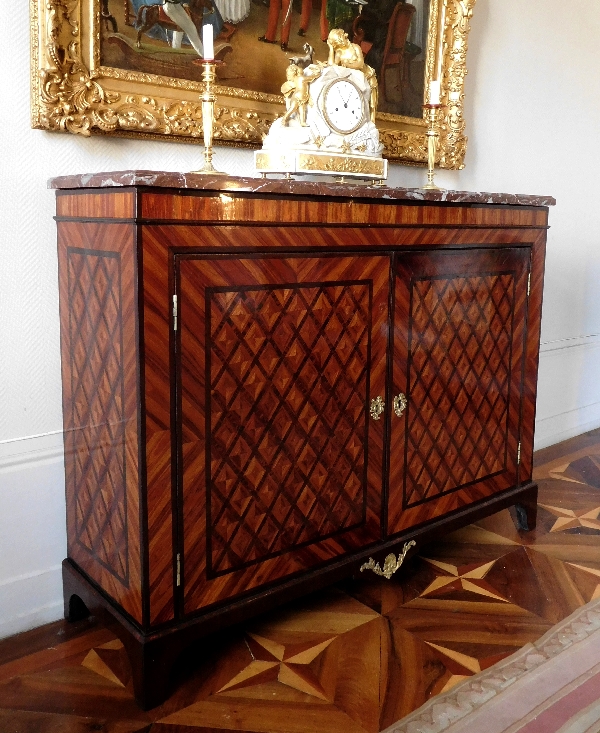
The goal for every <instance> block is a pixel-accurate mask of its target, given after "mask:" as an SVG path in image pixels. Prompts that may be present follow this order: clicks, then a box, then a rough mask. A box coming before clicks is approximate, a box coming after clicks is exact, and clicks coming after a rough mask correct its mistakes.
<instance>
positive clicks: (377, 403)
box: [369, 397, 385, 420]
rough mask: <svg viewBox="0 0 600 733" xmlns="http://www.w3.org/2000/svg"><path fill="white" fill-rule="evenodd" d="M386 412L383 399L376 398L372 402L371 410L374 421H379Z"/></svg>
mask: <svg viewBox="0 0 600 733" xmlns="http://www.w3.org/2000/svg"><path fill="white" fill-rule="evenodd" d="M384 410H385V402H384V401H383V399H382V398H381V397H375V399H373V400H371V408H370V410H369V412H370V413H371V417H372V418H373V420H379V419H380V418H381V416H382V414H383V411H384Z"/></svg>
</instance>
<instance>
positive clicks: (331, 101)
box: [323, 79, 365, 135]
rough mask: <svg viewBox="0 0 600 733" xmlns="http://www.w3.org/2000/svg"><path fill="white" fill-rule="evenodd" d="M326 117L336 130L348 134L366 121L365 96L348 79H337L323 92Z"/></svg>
mask: <svg viewBox="0 0 600 733" xmlns="http://www.w3.org/2000/svg"><path fill="white" fill-rule="evenodd" d="M323 112H324V114H325V119H326V120H327V122H328V123H329V125H330V127H332V128H333V129H334V130H335V131H336V132H338V133H340V134H341V135H347V134H348V133H350V132H354V131H355V130H358V128H359V127H360V126H361V125H362V124H364V122H365V108H364V102H363V96H362V93H361V91H360V90H359V88H358V87H357V86H356V85H355V84H353V83H352V82H351V81H348V80H347V79H336V80H335V81H333V82H332V83H331V84H330V85H329V86H328V87H327V88H326V89H325V91H324V92H323Z"/></svg>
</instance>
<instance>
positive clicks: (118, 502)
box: [68, 250, 128, 582]
mask: <svg viewBox="0 0 600 733" xmlns="http://www.w3.org/2000/svg"><path fill="white" fill-rule="evenodd" d="M68 263H69V299H70V306H71V318H70V324H69V328H70V341H71V374H72V378H71V379H72V381H71V389H72V414H71V426H72V429H73V434H72V443H71V445H72V446H73V451H74V471H75V476H74V485H75V487H76V536H77V541H78V542H79V543H80V544H81V545H83V546H84V547H85V548H86V549H87V550H88V551H89V552H90V553H91V554H92V555H93V556H94V557H95V558H96V559H97V560H98V561H99V562H100V563H102V565H104V566H105V567H106V568H107V569H108V570H110V571H111V572H112V573H113V574H114V575H115V576H116V577H118V578H120V579H121V580H123V581H124V582H125V581H126V579H127V575H128V566H127V562H128V561H127V504H126V495H125V478H126V477H125V440H124V417H123V415H124V410H123V408H124V396H123V390H124V381H123V335H122V319H121V310H122V309H121V286H120V259H119V255H118V254H116V253H103V254H92V253H83V252H79V251H76V250H72V251H70V252H69V254H68Z"/></svg>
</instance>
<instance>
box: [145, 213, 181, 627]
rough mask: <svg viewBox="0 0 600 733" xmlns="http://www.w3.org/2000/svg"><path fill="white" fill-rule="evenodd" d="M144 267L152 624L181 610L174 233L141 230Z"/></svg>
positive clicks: (146, 424)
mask: <svg viewBox="0 0 600 733" xmlns="http://www.w3.org/2000/svg"><path fill="white" fill-rule="evenodd" d="M141 237H142V250H143V271H144V326H143V331H144V384H145V408H146V409H145V416H146V422H145V430H146V487H147V511H148V535H147V542H148V585H149V598H150V611H149V621H150V624H153V625H154V624H158V623H164V622H166V621H170V620H171V619H173V618H174V616H175V606H174V598H173V591H174V575H173V562H174V554H173V529H174V528H173V494H172V485H173V484H172V462H171V459H172V445H171V441H172V435H171V429H172V426H171V409H172V399H171V376H170V373H171V372H170V370H171V338H172V334H173V330H172V323H173V322H172V319H171V310H172V305H171V295H170V293H172V285H171V284H170V282H169V272H170V258H169V245H170V235H169V232H168V231H167V232H165V236H164V237H154V236H153V234H152V230H151V228H150V227H143V229H142V232H141Z"/></svg>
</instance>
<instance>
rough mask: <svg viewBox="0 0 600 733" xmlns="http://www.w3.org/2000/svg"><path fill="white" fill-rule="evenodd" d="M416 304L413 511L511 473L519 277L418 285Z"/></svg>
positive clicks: (410, 449)
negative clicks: (513, 356)
mask: <svg viewBox="0 0 600 733" xmlns="http://www.w3.org/2000/svg"><path fill="white" fill-rule="evenodd" d="M411 300H412V312H411V322H410V326H409V328H410V331H411V341H410V346H409V349H410V366H409V377H408V381H409V393H410V397H411V399H410V404H409V407H408V417H407V423H408V427H407V433H406V434H407V458H406V484H405V487H404V498H405V505H406V506H412V505H415V504H418V503H420V502H422V501H428V500H431V499H432V498H434V497H437V496H439V495H440V494H444V493H446V492H449V491H454V489H456V488H457V487H459V486H462V485H463V484H467V483H471V482H473V481H477V480H479V479H481V478H483V477H484V476H488V475H490V474H493V473H496V472H498V471H501V470H502V469H503V468H504V466H505V462H506V429H507V422H506V421H507V413H508V391H509V386H510V367H511V364H510V356H511V344H512V315H513V307H514V275H513V273H510V272H509V273H502V274H499V275H481V276H476V277H456V276H452V277H435V278H425V279H418V280H415V281H414V282H413V283H412V290H411Z"/></svg>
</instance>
